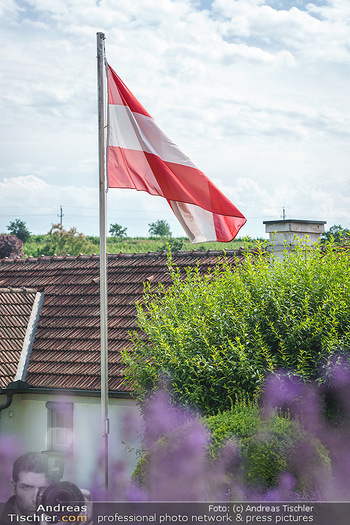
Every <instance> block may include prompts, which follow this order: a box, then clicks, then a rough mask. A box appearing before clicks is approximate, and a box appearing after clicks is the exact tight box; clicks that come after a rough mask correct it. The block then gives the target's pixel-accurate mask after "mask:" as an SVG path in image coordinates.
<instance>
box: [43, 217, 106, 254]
mask: <svg viewBox="0 0 350 525" xmlns="http://www.w3.org/2000/svg"><path fill="white" fill-rule="evenodd" d="M94 251H96V247H95V246H94V245H93V243H92V242H91V241H88V240H87V239H86V237H85V235H83V234H82V233H80V232H78V231H77V230H76V228H70V229H69V230H65V229H64V228H63V227H62V225H61V224H55V225H53V226H52V228H51V230H50V231H49V233H48V235H47V240H46V244H45V245H44V246H43V247H42V248H40V253H37V254H36V255H37V256H39V255H41V254H42V255H54V254H56V255H68V254H69V255H79V254H80V253H83V254H89V253H93V252H94Z"/></svg>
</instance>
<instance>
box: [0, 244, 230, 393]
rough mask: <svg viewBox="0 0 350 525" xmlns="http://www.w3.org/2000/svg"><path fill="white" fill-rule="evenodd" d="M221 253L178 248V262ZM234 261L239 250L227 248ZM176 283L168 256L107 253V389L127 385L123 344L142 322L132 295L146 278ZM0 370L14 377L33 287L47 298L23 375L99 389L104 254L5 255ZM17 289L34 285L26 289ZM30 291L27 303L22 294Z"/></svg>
mask: <svg viewBox="0 0 350 525" xmlns="http://www.w3.org/2000/svg"><path fill="white" fill-rule="evenodd" d="M222 256H223V252H214V251H208V252H200V251H196V252H177V253H176V254H173V256H172V259H173V262H174V263H175V264H176V265H177V266H178V267H179V268H180V269H183V268H185V267H186V266H195V265H196V264H197V263H198V264H199V266H200V268H201V270H202V271H205V270H206V269H208V268H209V267H213V266H215V264H216V263H217V262H218V260H219V259H220V258H221V257H222ZM226 257H227V259H228V261H229V262H230V263H232V264H235V262H236V258H237V252H234V251H227V252H226ZM147 280H148V281H149V282H152V283H154V285H156V284H157V283H158V282H162V283H164V284H165V285H167V284H170V283H171V278H170V275H169V273H168V269H167V255H166V254H165V253H164V252H162V253H147V254H118V255H109V256H108V303H109V309H108V319H109V322H108V337H109V343H108V344H109V389H110V391H114V392H125V391H126V387H125V385H123V364H122V362H121V358H120V351H121V350H122V349H123V348H126V347H128V346H129V345H130V342H129V331H130V330H134V329H136V328H137V326H136V308H135V302H136V301H137V300H140V299H142V295H143V283H144V282H145V281H147ZM0 286H2V287H6V290H7V291H4V292H1V290H3V289H2V288H0V316H1V317H0V374H1V378H2V383H1V385H0V386H2V387H5V386H6V385H7V384H8V382H9V381H13V379H14V376H15V373H16V370H17V365H18V359H19V355H20V351H21V348H22V343H23V337H24V333H25V329H26V327H27V325H28V319H29V316H30V312H31V308H32V306H33V301H34V296H35V292H36V290H41V291H43V292H44V300H43V305H42V308H41V311H40V317H39V321H38V324H37V331H36V335H35V340H34V344H33V348H32V352H31V356H30V363H29V367H28V370H27V374H26V377H24V378H23V379H25V380H26V381H27V382H28V383H29V385H30V386H31V387H36V388H50V389H79V390H81V389H83V390H84V389H87V390H99V389H100V376H99V374H100V329H99V323H100V310H99V304H100V298H99V293H100V288H99V257H97V256H80V257H39V258H38V259H34V258H28V259H16V260H2V261H0ZM8 287H12V288H13V289H19V288H23V287H25V288H30V289H32V291H31V294H29V293H28V292H24V291H21V292H19V291H18V290H17V292H16V293H14V292H11V293H10V292H9V289H8ZM24 297H26V300H27V302H25V301H24Z"/></svg>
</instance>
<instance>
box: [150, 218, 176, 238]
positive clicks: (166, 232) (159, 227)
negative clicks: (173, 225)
mask: <svg viewBox="0 0 350 525" xmlns="http://www.w3.org/2000/svg"><path fill="white" fill-rule="evenodd" d="M148 226H149V229H148V233H150V234H151V235H157V236H159V237H171V230H170V225H169V223H168V222H167V221H164V220H163V219H158V220H157V221H156V222H151V223H149V224H148Z"/></svg>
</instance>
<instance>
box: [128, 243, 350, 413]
mask: <svg viewBox="0 0 350 525" xmlns="http://www.w3.org/2000/svg"><path fill="white" fill-rule="evenodd" d="M170 272H171V275H172V279H173V284H172V286H171V287H170V288H169V289H167V290H165V289H164V288H162V287H160V288H159V289H157V290H151V288H150V287H149V288H148V289H146V293H145V297H144V300H143V302H142V304H140V305H138V324H139V327H140V328H141V330H142V333H141V334H139V335H137V334H134V336H133V347H132V349H131V350H130V351H125V352H124V354H123V357H124V361H125V363H126V365H127V372H126V374H127V381H128V382H129V383H131V384H132V385H133V387H134V388H136V391H137V394H138V396H139V399H140V400H141V401H142V399H143V398H144V397H145V396H146V392H147V391H149V390H150V389H151V390H152V389H156V388H157V386H158V385H159V382H160V381H161V380H162V379H164V377H165V378H166V379H167V381H168V383H169V386H170V387H171V388H170V391H171V392H172V395H173V396H174V397H175V398H176V401H177V402H180V403H181V404H189V405H192V406H193V405H194V406H196V407H198V408H199V409H200V410H201V411H202V412H203V413H205V414H207V415H209V414H215V413H217V411H218V410H227V409H229V408H230V407H231V406H232V405H233V404H234V403H235V400H236V399H237V398H239V397H240V396H241V395H242V394H244V395H248V396H250V397H251V398H252V397H253V396H254V395H255V394H256V393H258V392H259V391H260V390H261V387H262V384H263V381H264V378H265V377H266V375H267V374H269V373H270V372H273V371H276V370H278V369H283V370H287V371H291V372H292V373H293V374H296V375H298V376H299V377H301V378H302V379H304V380H309V379H315V378H316V377H317V375H318V371H319V369H320V366H321V364H322V363H323V362H324V361H326V360H327V359H329V356H330V355H332V354H333V353H334V352H336V351H337V349H338V348H339V347H345V348H348V347H350V272H349V252H348V250H346V249H340V248H339V247H337V249H335V246H334V245H332V244H330V243H327V244H326V245H325V247H324V248H323V247H321V246H317V247H316V248H315V249H313V250H312V249H308V248H304V247H303V246H297V248H296V250H295V252H291V253H289V255H288V256H287V257H286V258H285V259H283V260H281V261H280V260H275V261H271V259H270V258H269V256H268V255H267V254H266V253H265V252H264V250H263V249H262V248H259V247H258V248H257V250H256V251H255V253H246V256H245V258H244V261H243V262H242V263H241V264H239V265H237V267H236V268H231V267H230V266H229V265H228V264H227V263H226V262H225V259H223V261H222V264H220V265H219V266H218V267H217V268H214V269H212V270H211V271H210V272H209V273H207V274H206V275H201V274H200V272H199V270H198V268H197V269H192V270H190V269H189V270H188V272H187V276H186V278H181V277H180V274H179V272H178V271H177V270H176V268H173V267H172V266H171V265H170Z"/></svg>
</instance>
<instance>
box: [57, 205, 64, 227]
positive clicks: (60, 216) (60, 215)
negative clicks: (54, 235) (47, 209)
mask: <svg viewBox="0 0 350 525" xmlns="http://www.w3.org/2000/svg"><path fill="white" fill-rule="evenodd" d="M57 217H59V218H60V225H61V226H62V217H64V214H63V213H62V206H60V213H59V214H58V215H57Z"/></svg>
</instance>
